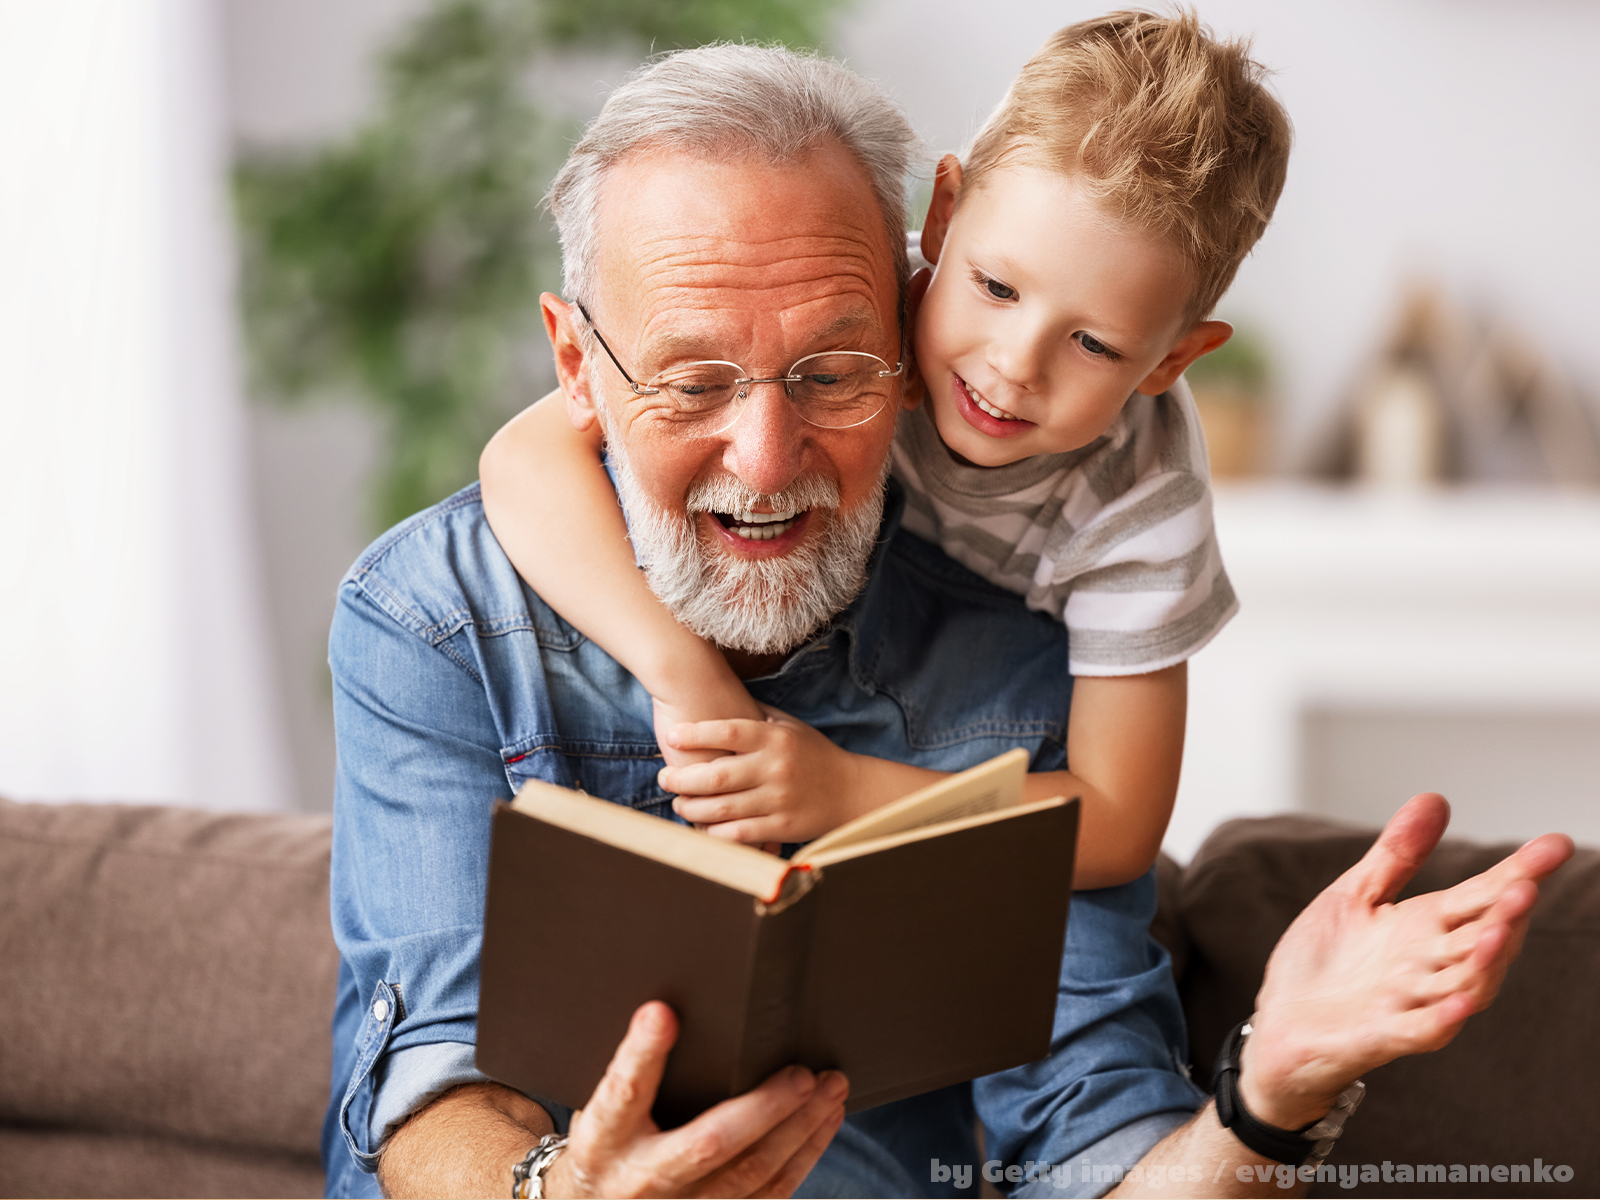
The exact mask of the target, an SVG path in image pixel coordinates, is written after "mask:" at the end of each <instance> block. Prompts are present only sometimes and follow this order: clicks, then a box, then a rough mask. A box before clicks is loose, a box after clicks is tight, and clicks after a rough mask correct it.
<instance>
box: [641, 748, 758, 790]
mask: <svg viewBox="0 0 1600 1200" xmlns="http://www.w3.org/2000/svg"><path fill="white" fill-rule="evenodd" d="M765 781H766V779H765V773H764V772H763V771H762V769H761V764H760V763H759V762H758V761H757V759H756V756H755V755H751V754H730V755H724V756H723V757H722V758H718V759H715V760H713V761H712V762H704V763H694V764H692V765H690V766H686V767H662V768H661V770H660V771H658V772H657V773H656V782H657V783H659V784H660V785H661V788H662V790H663V791H667V792H672V793H673V794H674V795H678V796H727V795H729V794H730V793H734V792H747V791H749V790H750V789H751V788H755V787H759V786H760V785H761V784H762V783H764V782H765Z"/></svg>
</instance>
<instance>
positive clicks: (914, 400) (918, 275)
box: [900, 267, 933, 412]
mask: <svg viewBox="0 0 1600 1200" xmlns="http://www.w3.org/2000/svg"><path fill="white" fill-rule="evenodd" d="M932 279H933V272H932V271H930V270H928V268H927V267H922V268H920V269H919V270H917V271H915V272H914V273H913V274H912V276H911V292H910V294H909V295H908V296H907V297H906V326H907V328H910V329H915V328H916V327H917V312H918V311H919V310H920V309H921V308H922V298H923V297H924V296H926V295H927V294H928V284H929V282H930V281H932ZM927 394H928V387H927V383H926V381H925V380H924V379H923V378H922V372H921V371H920V370H918V369H917V356H916V354H915V353H912V354H911V355H910V356H909V361H908V362H907V363H906V382H905V386H904V387H903V388H901V389H900V407H901V408H903V409H906V410H907V411H908V412H909V411H910V410H911V409H913V408H915V407H916V406H917V405H919V404H921V403H922V400H923V397H924V396H926V395H927Z"/></svg>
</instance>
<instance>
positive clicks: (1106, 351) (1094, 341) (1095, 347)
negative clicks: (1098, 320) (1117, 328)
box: [1075, 333, 1122, 362]
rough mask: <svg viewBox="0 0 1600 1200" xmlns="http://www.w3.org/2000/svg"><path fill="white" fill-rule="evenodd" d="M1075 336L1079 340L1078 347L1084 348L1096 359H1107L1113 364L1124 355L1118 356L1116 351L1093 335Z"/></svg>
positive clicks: (1080, 334) (1081, 334) (1082, 334)
mask: <svg viewBox="0 0 1600 1200" xmlns="http://www.w3.org/2000/svg"><path fill="white" fill-rule="evenodd" d="M1075 336H1076V337H1077V339H1078V345H1080V346H1082V347H1083V348H1084V349H1085V350H1087V351H1088V352H1089V353H1090V354H1093V355H1094V356H1095V357H1096V358H1106V359H1110V360H1111V361H1112V362H1115V361H1116V360H1117V359H1119V358H1121V357H1122V355H1120V354H1118V353H1117V352H1116V351H1115V350H1113V349H1112V348H1111V347H1110V346H1108V345H1106V344H1105V343H1104V342H1102V341H1101V340H1100V339H1099V338H1097V337H1095V336H1094V335H1093V334H1088V333H1079V334H1076V335H1075Z"/></svg>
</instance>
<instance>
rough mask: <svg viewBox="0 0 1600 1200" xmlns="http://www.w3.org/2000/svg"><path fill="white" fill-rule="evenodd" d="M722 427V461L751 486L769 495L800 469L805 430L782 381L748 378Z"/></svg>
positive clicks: (779, 488)
mask: <svg viewBox="0 0 1600 1200" xmlns="http://www.w3.org/2000/svg"><path fill="white" fill-rule="evenodd" d="M735 403H736V404H738V406H739V408H738V411H737V412H736V414H735V415H734V418H733V422H732V424H730V425H729V426H728V428H727V429H726V430H725V431H724V432H723V435H722V436H723V438H724V439H726V448H725V449H724V451H723V466H725V467H726V468H727V469H728V470H729V471H730V472H732V473H733V475H734V476H735V477H737V478H738V479H739V481H740V482H741V483H743V484H744V485H745V486H746V487H747V488H749V489H750V490H751V491H755V492H761V493H762V494H763V495H769V496H770V495H773V494H774V493H777V492H781V491H783V489H784V488H786V487H788V486H789V485H790V484H791V483H793V482H794V481H795V477H796V476H798V475H799V474H800V464H801V461H802V459H803V458H804V456H805V442H806V436H807V432H808V431H809V430H810V429H811V428H812V426H810V425H808V424H807V423H806V422H805V421H804V420H802V419H801V417H800V414H799V413H797V412H796V411H795V407H794V405H793V404H792V403H791V402H790V400H789V395H788V392H787V391H786V390H785V388H784V386H783V384H781V383H759V384H752V385H751V387H750V394H749V395H748V396H747V397H746V398H745V399H744V400H743V401H742V402H739V401H735Z"/></svg>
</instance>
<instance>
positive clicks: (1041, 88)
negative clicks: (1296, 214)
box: [962, 11, 1291, 322]
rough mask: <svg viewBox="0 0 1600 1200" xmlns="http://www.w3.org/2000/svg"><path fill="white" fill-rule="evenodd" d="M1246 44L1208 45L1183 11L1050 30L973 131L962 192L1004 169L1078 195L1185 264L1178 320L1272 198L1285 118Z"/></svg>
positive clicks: (1284, 162) (1210, 286) (1221, 278)
mask: <svg viewBox="0 0 1600 1200" xmlns="http://www.w3.org/2000/svg"><path fill="white" fill-rule="evenodd" d="M1266 74H1267V71H1266V68H1264V67H1263V66H1262V65H1261V64H1260V63H1258V62H1255V61H1254V60H1253V59H1251V57H1250V43H1249V41H1248V40H1244V39H1241V40H1237V41H1231V42H1219V41H1217V40H1216V39H1215V38H1213V37H1212V36H1211V33H1210V31H1209V30H1207V29H1206V28H1205V27H1204V26H1202V25H1201V24H1200V18H1199V17H1198V16H1197V15H1196V14H1195V13H1194V12H1193V11H1189V12H1182V13H1179V14H1177V15H1176V16H1170V17H1163V16H1157V15H1155V14H1152V13H1147V12H1116V13H1111V14H1110V15H1108V16H1104V17H1099V18H1097V19H1095V20H1093V21H1083V22H1080V23H1079V24H1077V25H1069V26H1067V28H1065V29H1063V30H1061V32H1059V33H1057V34H1056V35H1055V36H1054V37H1052V38H1051V39H1050V40H1049V42H1047V43H1046V44H1045V46H1044V49H1042V50H1040V51H1039V53H1037V54H1035V55H1034V56H1033V57H1032V58H1031V59H1029V60H1028V63H1027V65H1026V66H1024V67H1023V68H1022V73H1021V74H1020V75H1018V76H1017V78H1016V80H1015V81H1014V82H1013V83H1012V85H1011V88H1010V90H1009V91H1008V92H1007V93H1006V97H1005V99H1004V100H1003V101H1001V104H1000V107H999V108H998V109H997V110H996V111H995V113H994V115H993V116H991V117H990V118H989V120H988V122H987V123H986V124H985V125H984V127H983V128H982V129H981V130H980V131H979V132H978V136H977V137H976V138H975V139H974V141H973V143H972V147H971V149H970V151H969V152H968V154H967V162H966V166H965V169H964V174H963V179H962V191H963V193H966V192H968V191H971V190H975V189H977V188H979V187H981V186H982V185H983V182H984V179H985V178H986V177H987V176H988V174H989V173H990V172H991V171H992V170H994V168H995V167H997V166H1000V165H1002V164H1008V165H1025V166H1033V167H1042V168H1045V169H1048V170H1053V171H1059V172H1061V173H1062V174H1065V175H1070V176H1073V177H1074V178H1077V179H1080V180H1082V181H1083V182H1084V183H1085V184H1087V185H1088V187H1089V189H1090V194H1091V195H1093V196H1094V197H1095V198H1096V200H1098V201H1099V202H1100V203H1101V204H1102V205H1104V206H1106V207H1107V210H1108V211H1109V212H1111V213H1113V214H1115V215H1116V216H1118V217H1120V218H1122V219H1123V220H1125V221H1128V222H1129V223H1131V224H1133V225H1136V226H1138V227H1140V228H1142V229H1147V230H1149V231H1151V232H1152V233H1155V234H1157V235H1159V236H1162V237H1165V238H1167V239H1168V240H1169V241H1171V242H1172V244H1173V245H1175V246H1176V247H1177V248H1178V250H1179V252H1180V253H1182V254H1183V256H1184V257H1185V258H1186V259H1187V260H1188V261H1189V263H1190V266H1191V269H1192V270H1193V272H1194V284H1195V294H1194V296H1193V298H1192V300H1191V302H1190V305H1189V309H1188V310H1187V313H1188V317H1189V320H1190V321H1191V322H1193V321H1199V320H1202V319H1204V318H1205V317H1206V316H1208V315H1209V314H1210V313H1211V310H1212V309H1213V308H1215V307H1216V304H1217V301H1218V300H1220V299H1221V298H1222V295H1223V293H1224V292H1226V291H1227V290H1228V286H1229V285H1230V284H1231V283H1232V282H1233V276H1234V273H1235V272H1236V271H1237V270H1238V269H1239V263H1240V262H1242V261H1243V259H1244V256H1245V255H1246V254H1248V253H1249V252H1250V248H1251V247H1252V246H1254V245H1255V243H1256V239H1258V238H1259V237H1260V236H1261V234H1262V231H1263V230H1265V229H1266V227H1267V222H1268V221H1270V220H1271V219H1272V210H1273V208H1274V206H1275V205H1276V204H1277V203H1278V195H1279V193H1281V192H1282V191H1283V180H1284V174H1285V172H1286V170H1287V168H1288V163H1289V143H1290V138H1291V133H1290V126H1289V117H1288V114H1287V113H1285V112H1284V110H1283V106H1282V105H1281V104H1279V103H1278V101H1277V99H1276V98H1275V97H1274V96H1273V95H1272V94H1271V93H1270V92H1268V91H1267V89H1266V86H1265V84H1264V82H1263V80H1264V78H1265V76H1266Z"/></svg>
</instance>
